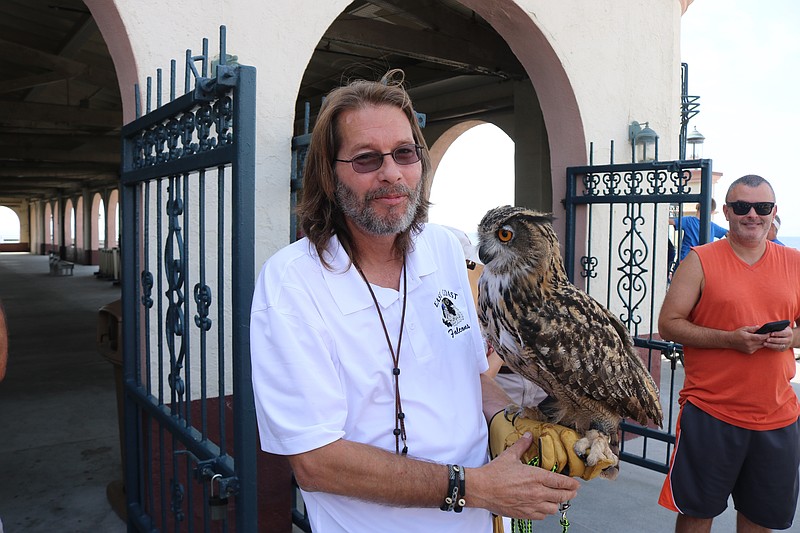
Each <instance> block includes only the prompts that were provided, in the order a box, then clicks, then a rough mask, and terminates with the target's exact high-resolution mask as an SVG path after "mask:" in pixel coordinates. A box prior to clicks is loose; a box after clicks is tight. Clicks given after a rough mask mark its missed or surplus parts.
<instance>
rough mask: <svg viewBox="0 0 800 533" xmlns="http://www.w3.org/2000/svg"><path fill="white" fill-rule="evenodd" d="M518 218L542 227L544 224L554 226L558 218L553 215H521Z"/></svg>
mask: <svg viewBox="0 0 800 533" xmlns="http://www.w3.org/2000/svg"><path fill="white" fill-rule="evenodd" d="M518 217H519V218H520V219H522V220H525V221H527V222H529V223H531V224H536V225H542V224H551V225H552V224H553V221H554V220H555V219H556V217H554V216H553V214H552V213H520V214H519V215H518Z"/></svg>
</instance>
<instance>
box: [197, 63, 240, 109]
mask: <svg viewBox="0 0 800 533" xmlns="http://www.w3.org/2000/svg"><path fill="white" fill-rule="evenodd" d="M238 66H239V65H238V64H236V65H216V69H215V70H216V73H217V75H216V76H215V77H213V78H202V77H201V78H197V80H196V81H195V84H194V97H195V99H196V100H202V101H204V102H210V101H212V100H214V99H215V98H217V97H218V96H219V95H221V94H224V93H226V92H228V91H229V90H230V89H231V88H232V87H236V84H237V83H238V82H239V70H238Z"/></svg>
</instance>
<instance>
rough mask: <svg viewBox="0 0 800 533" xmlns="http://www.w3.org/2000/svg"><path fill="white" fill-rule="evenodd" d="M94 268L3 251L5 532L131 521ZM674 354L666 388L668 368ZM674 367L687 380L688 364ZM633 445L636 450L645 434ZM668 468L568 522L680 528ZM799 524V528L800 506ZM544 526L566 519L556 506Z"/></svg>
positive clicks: (578, 504) (582, 509)
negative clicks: (116, 487)
mask: <svg viewBox="0 0 800 533" xmlns="http://www.w3.org/2000/svg"><path fill="white" fill-rule="evenodd" d="M96 271H97V267H96V266H81V265H75V270H74V275H73V276H72V277H53V276H50V275H49V274H48V272H49V267H48V258H47V257H46V256H32V255H28V254H8V253H0V299H2V301H3V304H4V305H5V308H6V314H7V316H8V324H9V345H10V350H9V352H10V357H9V365H8V375H7V376H6V379H5V381H3V382H2V383H0V519H2V521H3V525H4V526H5V533H20V532H24V533H51V532H59V533H85V532H92V533H95V532H96V533H122V532H124V531H127V528H126V526H125V524H124V523H123V522H122V521H121V520H120V519H119V518H118V517H117V515H116V514H115V513H114V511H113V510H112V509H111V506H110V504H109V503H108V499H107V497H106V488H107V486H108V485H109V484H110V483H115V482H118V480H119V479H121V465H120V454H119V440H118V439H119V437H118V425H117V415H116V396H115V394H116V393H115V385H114V380H113V371H112V368H111V365H110V363H108V362H107V361H106V360H105V359H103V358H102V357H101V356H100V355H99V354H98V352H97V349H96V340H95V334H96V326H97V311H98V309H99V308H100V307H101V306H103V305H105V304H107V303H109V302H112V301H114V300H116V299H118V298H119V297H120V290H119V287H118V286H115V285H113V284H112V283H110V282H108V281H102V280H99V279H97V277H96V276H95V275H94V272H96ZM664 365H665V366H664V367H662V391H663V390H664V389H665V387H666V386H667V385H666V379H667V376H668V375H669V373H668V366H667V363H664ZM678 368H679V370H680V369H681V367H680V366H679V367H678ZM798 375H799V376H800V365H799V366H798ZM676 377H677V379H678V380H679V381H680V382H682V376H681V375H680V372H679V373H678V375H676ZM798 382H800V378H796V383H795V390H796V391H797V392H798V394H800V383H798ZM630 446H631V451H633V447H634V446H636V444H635V441H634V443H632V444H631V445H630ZM663 480H664V475H663V474H660V473H657V472H653V471H650V470H646V469H644V468H641V467H637V466H634V465H631V464H623V465H622V469H621V472H620V475H619V478H618V479H617V480H616V481H606V480H603V479H596V480H593V481H591V482H584V484H583V488H582V489H581V490H580V492H579V494H578V497H577V498H576V499H575V500H574V501H573V502H572V508H571V509H570V510H569V512H568V518H569V521H570V528H569V531H570V533H600V532H602V533H606V532H618V533H640V532H647V533H671V532H672V531H673V528H674V520H675V517H674V514H673V513H671V512H669V511H667V510H665V509H663V508H661V507H659V506H658V504H657V503H656V499H657V497H658V491H659V490H660V488H661V484H662V483H663ZM794 527H795V528H796V529H798V530H799V531H800V511H799V512H798V513H796V514H795V526H794ZM534 530H535V531H542V532H545V531H561V526H560V525H559V524H558V517H556V516H553V517H549V518H548V519H546V520H544V521H543V522H539V523H536V524H534ZM409 531H410V532H413V528H411V529H409ZM729 531H735V511H734V510H733V508H732V505H731V506H730V507H729V508H728V510H727V511H725V513H723V514H722V515H721V516H720V517H718V518H717V519H716V520H715V522H714V526H713V529H712V532H713V533H725V532H729ZM295 532H296V533H297V532H299V530H298V529H295Z"/></svg>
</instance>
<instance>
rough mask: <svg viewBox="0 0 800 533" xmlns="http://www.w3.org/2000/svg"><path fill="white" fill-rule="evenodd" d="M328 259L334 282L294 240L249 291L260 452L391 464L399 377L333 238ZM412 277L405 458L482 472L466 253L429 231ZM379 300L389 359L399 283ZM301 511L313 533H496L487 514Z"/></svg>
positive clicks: (356, 508) (315, 503) (404, 381)
mask: <svg viewBox="0 0 800 533" xmlns="http://www.w3.org/2000/svg"><path fill="white" fill-rule="evenodd" d="M328 252H330V254H331V255H330V257H331V260H330V261H329V262H330V264H331V265H332V266H333V270H332V271H331V270H327V269H326V268H325V267H323V266H322V264H321V263H320V261H319V257H318V256H317V255H316V251H315V250H314V249H313V247H312V246H311V245H310V243H309V241H308V240H307V239H302V240H300V241H297V242H295V243H293V244H291V245H289V246H287V247H286V248H284V249H282V250H280V251H279V252H278V253H276V254H275V255H274V256H272V257H271V258H270V259H269V260H268V261H267V262H266V264H265V265H264V268H263V269H262V271H261V274H260V276H259V278H258V281H257V283H256V289H255V293H254V295H253V306H252V315H251V324H250V327H251V331H250V338H251V353H252V368H253V388H254V391H255V404H256V405H255V407H256V415H257V418H258V427H259V434H260V437H261V446H262V448H263V449H264V450H265V451H268V452H272V453H276V454H281V455H290V454H297V453H302V452H306V451H309V450H313V449H316V448H319V447H321V446H324V445H326V444H330V443H331V442H334V441H336V440H338V439H347V440H350V441H355V442H362V443H366V444H370V445H373V446H377V447H380V448H383V449H386V450H389V451H391V452H394V451H395V436H394V434H393V430H394V427H395V421H394V409H395V403H394V402H395V398H394V382H393V377H392V368H393V366H394V365H393V363H392V358H391V354H390V352H389V348H388V346H387V344H386V337H385V334H384V331H383V328H382V326H381V322H380V318H379V317H378V313H377V311H376V309H375V304H374V302H373V300H372V297H371V296H370V293H369V290H368V289H367V287H366V284H365V283H364V280H363V279H362V278H361V276H360V275H359V274H358V272H357V271H356V270H355V268H353V267H352V266H351V267H349V268H348V262H349V259H348V257H347V254H346V253H345V252H344V250H343V249H342V248H341V245H340V244H339V241H338V240H337V239H336V238H334V239H332V241H331V243H330V246H329V248H328V251H327V252H326V253H328ZM406 268H407V280H408V304H407V309H406V318H405V328H404V332H403V340H402V345H401V348H400V362H399V368H400V370H401V373H400V394H401V399H402V406H403V411H404V413H405V414H406V418H405V421H406V433H407V442H408V450H409V452H408V453H409V456H412V457H420V458H424V459H427V460H430V461H435V462H439V463H456V464H461V465H464V466H468V467H477V466H480V465H482V464H484V463H486V461H487V455H486V445H487V429H486V421H485V419H484V416H483V411H482V401H481V386H480V376H479V375H480V373H481V372H484V371H485V370H486V369H487V361H486V354H485V351H484V348H483V339H482V337H481V334H480V330H479V326H478V320H477V316H476V312H475V308H474V304H473V300H472V295H471V292H470V286H469V282H468V279H467V274H466V269H465V268H464V254H463V252H462V250H461V246H460V244H459V242H458V240H456V238H455V237H454V236H453V235H452V234H451V233H450V232H449V231H447V230H445V229H444V228H442V227H440V226H436V225H432V224H428V225H426V227H425V229H424V230H423V231H422V232H421V233H420V234H419V235H418V236H417V237H416V239H415V242H414V245H413V249H412V251H411V252H409V254H408V257H407V260H406ZM373 290H374V292H375V296H376V298H377V299H378V302H379V304H380V306H381V312H382V313H383V318H384V320H385V322H386V327H387V329H388V331H389V336H390V339H391V341H392V345H393V346H394V347H395V349H396V346H397V337H398V333H399V328H400V317H401V313H402V303H403V302H402V291H403V287H402V279H401V286H400V291H396V290H394V289H387V288H383V287H378V286H374V285H373ZM401 446H402V443H401ZM386 482H389V483H391V480H386ZM442 497H443V498H444V495H442ZM467 498H469V480H468V481H467ZM303 499H304V501H305V504H306V508H307V510H308V514H309V517H310V519H311V524H312V527H313V529H314V531H315V533H330V532H346V533H356V532H361V531H376V530H379V531H383V532H387V533H389V532H395V531H396V532H398V533H400V532H402V533H407V532H408V531H436V532H454V533H455V532H459V533H460V532H464V531H469V532H476V533H480V532H484V531H485V532H490V531H491V520H490V514H489V512H488V511H485V510H481V509H475V508H467V509H465V510H464V512H462V513H452V512H450V513H445V512H442V511H440V510H439V509H407V508H396V507H389V506H384V505H378V504H374V503H369V502H364V501H359V500H355V499H352V498H346V497H342V496H336V495H333V494H327V493H320V492H313V493H307V492H303Z"/></svg>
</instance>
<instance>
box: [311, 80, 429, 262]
mask: <svg viewBox="0 0 800 533" xmlns="http://www.w3.org/2000/svg"><path fill="white" fill-rule="evenodd" d="M403 80H404V73H403V71H402V70H400V69H393V70H390V71H389V72H387V73H386V74H385V75H384V76H383V77H382V78H381V80H380V81H379V82H375V81H366V80H355V81H352V82H350V83H349V84H347V85H345V86H343V87H338V88H336V89H334V90H332V91H331V92H330V93H329V94H328V96H327V98H326V99H325V102H324V103H323V104H322V108H321V109H320V112H319V116H318V117H317V122H316V124H315V126H314V131H313V133H312V135H311V144H310V145H309V147H308V154H307V156H306V164H305V169H304V171H303V195H302V198H301V199H300V201H299V202H298V204H297V216H298V219H299V224H300V228H301V229H302V230H303V233H305V235H306V236H307V237H308V239H309V240H310V241H311V243H312V244H313V245H314V248H316V250H317V254H318V255H319V257H320V260H321V261H322V264H323V265H325V267H326V268H328V269H330V268H331V265H330V264H329V263H328V261H327V260H326V258H325V257H324V256H323V253H322V252H323V250H325V248H326V247H327V245H328V242H329V241H330V239H331V237H333V236H334V235H336V236H337V237H338V238H339V241H340V242H341V243H342V246H344V249H345V251H346V252H347V254H348V256H349V257H350V259H351V261H352V260H356V261H357V260H358V250H357V249H356V246H355V243H354V241H353V236H352V233H351V232H350V230H349V228H348V227H347V224H346V223H345V215H344V213H343V212H342V210H341V208H340V206H339V205H338V203H337V201H336V180H337V178H336V170H335V162H334V159H335V158H336V154H337V152H338V148H339V144H340V142H341V135H340V133H339V121H338V119H339V115H341V114H342V112H344V111H348V110H350V109H360V108H365V107H370V106H381V105H390V106H395V107H397V108H399V109H400V110H401V111H403V113H405V115H406V117H408V122H409V124H410V125H411V131H412V134H413V136H414V142H415V143H417V144H418V145H420V146H422V159H421V161H422V177H421V182H422V189H421V190H422V191H425V190H426V183H427V180H428V175H429V174H430V170H431V159H430V154H429V153H428V146H427V145H426V144H425V139H424V138H423V136H422V130H421V129H420V127H419V123H418V122H417V116H416V114H415V112H414V109H413V107H412V104H411V98H410V97H409V95H408V93H407V92H406V90H405V89H404V88H403ZM429 205H430V203H429V202H428V200H427V199H425V198H420V201H419V206H418V207H417V211H416V213H415V214H414V219H413V220H412V222H411V225H410V226H409V227H408V228H407V229H405V230H404V231H402V232H400V233H399V234H398V235H397V237H396V238H395V242H394V249H395V252H396V253H397V254H398V257H401V256H403V255H404V254H405V253H406V252H407V251H408V249H409V247H410V246H411V235H412V232H413V233H419V232H420V231H421V230H422V224H423V223H424V222H425V221H426V220H427V218H428V207H429Z"/></svg>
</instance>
